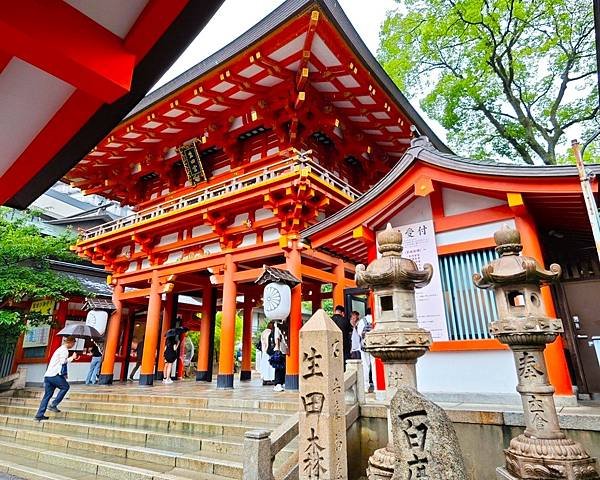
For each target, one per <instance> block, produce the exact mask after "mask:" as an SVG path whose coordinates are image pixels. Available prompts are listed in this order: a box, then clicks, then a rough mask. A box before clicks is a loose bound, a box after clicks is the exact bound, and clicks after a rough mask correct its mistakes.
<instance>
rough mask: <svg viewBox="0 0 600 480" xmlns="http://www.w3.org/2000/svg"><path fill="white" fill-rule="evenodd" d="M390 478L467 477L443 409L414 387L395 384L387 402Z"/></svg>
mask: <svg viewBox="0 0 600 480" xmlns="http://www.w3.org/2000/svg"><path fill="white" fill-rule="evenodd" d="M390 412H391V415H392V431H393V438H394V454H395V456H396V462H395V464H394V474H393V476H392V480H412V479H423V480H425V479H428V480H441V479H444V480H467V474H466V470H465V465H464V462H463V458H462V455H461V451H460V445H459V444H458V439H457V437H456V432H455V431H454V428H453V426H452V422H451V421H450V419H449V418H448V415H446V412H444V410H442V409H441V408H440V407H438V406H437V405H436V404H435V403H433V402H430V401H429V400H427V399H425V398H424V397H423V396H422V395H421V394H419V393H418V392H417V391H416V390H415V389H414V388H411V387H409V386H398V387H397V391H396V394H395V395H394V398H392V402H391V405H390Z"/></svg>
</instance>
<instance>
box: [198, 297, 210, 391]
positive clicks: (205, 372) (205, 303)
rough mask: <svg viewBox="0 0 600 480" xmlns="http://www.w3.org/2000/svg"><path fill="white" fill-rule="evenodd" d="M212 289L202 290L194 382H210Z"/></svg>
mask: <svg viewBox="0 0 600 480" xmlns="http://www.w3.org/2000/svg"><path fill="white" fill-rule="evenodd" d="M212 297H213V287H212V286H210V285H209V286H207V287H204V288H203V290H202V317H201V318H200V341H199V344H198V366H197V369H196V370H197V371H196V380H198V381H205V382H210V381H211V380H212V379H211V378H210V375H209V372H210V370H211V369H210V368H209V366H210V365H209V362H212V358H210V356H209V353H210V335H211V328H210V327H211V325H210V324H211V322H212V319H211V315H212V312H211V307H212V303H213V298H212Z"/></svg>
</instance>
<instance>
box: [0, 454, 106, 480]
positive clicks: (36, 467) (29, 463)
mask: <svg viewBox="0 0 600 480" xmlns="http://www.w3.org/2000/svg"><path fill="white" fill-rule="evenodd" d="M0 473H6V474H9V475H14V476H15V477H17V478H23V479H26V480H108V478H107V477H100V476H98V475H85V474H83V475H82V473H81V472H80V471H78V470H74V469H71V468H65V467H63V466H60V467H58V466H56V465H51V464H49V463H41V462H37V461H34V460H30V459H27V458H19V459H18V460H16V461H15V458H14V456H11V455H6V454H3V453H0Z"/></svg>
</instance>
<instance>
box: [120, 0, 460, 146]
mask: <svg viewBox="0 0 600 480" xmlns="http://www.w3.org/2000/svg"><path fill="white" fill-rule="evenodd" d="M313 7H318V8H320V9H321V10H322V11H323V13H325V14H326V15H327V17H328V18H329V19H330V20H331V22H332V23H333V24H334V25H335V26H336V28H337V29H338V30H339V31H340V33H341V34H342V35H343V36H344V37H345V39H346V41H347V43H348V45H349V46H350V47H351V48H352V50H353V51H354V53H355V54H356V55H357V56H358V57H359V58H360V59H361V60H362V61H363V62H364V63H365V64H366V66H367V68H368V69H369V70H370V71H371V72H372V73H373V74H374V77H375V79H376V80H377V81H378V82H379V83H380V84H381V85H382V86H383V88H384V89H385V90H386V92H387V93H388V94H389V95H390V96H391V97H392V98H393V99H394V100H395V101H396V102H397V104H398V105H399V106H400V107H401V108H402V110H403V111H404V113H405V114H406V116H407V117H408V118H410V119H411V120H412V121H413V123H414V125H415V126H416V127H417V129H418V130H419V132H420V133H421V134H422V135H427V136H428V137H429V138H430V139H431V141H432V142H433V143H434V145H435V146H436V147H437V148H438V149H440V150H441V151H445V152H448V153H450V149H449V148H448V147H447V146H446V145H445V144H444V143H443V142H442V141H441V140H440V139H439V138H438V137H437V135H436V134H435V132H434V131H433V130H431V128H430V127H429V125H427V123H425V121H424V120H423V119H422V118H421V116H420V115H419V114H418V113H417V111H416V110H415V109H414V108H413V106H412V105H411V104H410V102H409V101H408V99H407V98H406V97H405V96H404V94H403V93H402V92H401V91H400V90H399V89H398V87H397V86H396V84H395V83H394V82H393V81H392V79H391V78H390V77H389V76H388V74H387V73H386V72H385V70H384V69H383V67H382V66H381V65H380V64H379V62H378V61H377V59H376V58H375V57H374V56H373V54H372V53H371V51H370V50H369V48H368V47H367V46H366V45H365V43H364V42H363V40H362V38H361V37H360V35H359V34H358V32H357V31H356V30H355V28H354V26H353V25H352V23H351V22H350V20H349V19H348V17H347V16H346V14H345V13H344V11H343V10H342V8H341V7H340V5H339V3H338V2H337V1H334V0H287V1H285V2H284V3H283V4H281V5H280V6H279V7H278V8H276V9H275V10H273V12H271V13H270V14H269V15H267V16H266V17H265V18H263V19H262V20H261V21H260V22H259V23H257V24H256V25H254V26H253V27H252V28H250V29H249V30H248V31H246V32H245V33H244V34H242V35H241V36H240V37H238V38H236V39H235V40H234V41H233V42H231V43H230V44H228V45H226V46H225V47H223V48H222V49H221V50H219V51H218V52H216V53H214V54H213V55H211V56H210V57H208V58H206V59H204V60H203V61H201V62H200V63H198V64H197V65H195V66H193V67H192V68H190V69H189V70H187V71H185V72H184V73H182V74H181V75H179V76H178V77H176V78H174V79H173V80H171V81H170V82H168V83H166V84H165V85H163V86H162V87H160V88H158V89H156V90H154V91H153V92H151V93H150V94H148V95H147V96H146V97H145V98H144V99H143V100H142V101H141V102H140V103H139V104H138V105H136V107H135V108H134V109H133V110H132V111H131V112H130V113H129V115H127V117H126V119H128V118H130V117H133V116H135V115H138V114H139V113H141V112H143V111H144V110H146V109H148V108H149V107H151V106H152V105H153V104H155V103H156V102H159V101H160V100H162V99H163V98H165V97H167V96H169V95H170V94H172V93H173V92H176V91H177V90H179V89H181V88H182V87H183V86H185V85H187V84H188V83H190V82H193V81H194V80H196V79H198V78H199V77H201V76H204V75H205V74H207V73H208V72H210V71H211V70H213V69H215V68H219V67H222V66H223V65H224V64H225V63H227V62H228V61H230V60H231V59H233V58H234V57H236V56H237V55H239V53H240V52H241V51H243V50H246V49H248V48H249V47H250V46H252V45H253V44H255V43H256V42H258V41H259V40H261V39H263V38H264V37H266V36H267V35H269V34H270V33H272V32H273V31H275V30H276V29H278V28H279V27H281V26H282V25H284V24H285V23H286V22H287V21H288V20H289V19H290V18H292V17H294V16H296V15H299V14H301V13H303V12H304V11H306V10H307V9H309V8H313Z"/></svg>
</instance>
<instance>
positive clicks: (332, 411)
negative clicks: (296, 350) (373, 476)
mask: <svg viewBox="0 0 600 480" xmlns="http://www.w3.org/2000/svg"><path fill="white" fill-rule="evenodd" d="M341 345H342V332H340V329H339V328H338V327H337V326H336V325H335V323H333V321H332V320H331V319H330V318H329V317H328V316H327V314H326V313H325V312H324V311H323V310H319V311H317V312H316V313H315V314H314V315H313V316H312V317H311V319H310V320H309V321H308V322H306V324H305V325H304V326H303V327H302V329H301V330H300V354H301V356H300V369H299V370H300V379H299V380H300V384H299V388H300V404H299V443H300V445H299V449H298V452H299V480H313V479H319V480H346V479H347V478H348V464H347V455H346V412H345V401H344V381H343V379H344V365H343V356H342V355H341ZM336 353H337V355H336Z"/></svg>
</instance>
